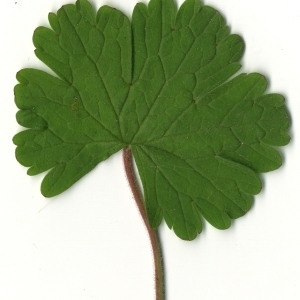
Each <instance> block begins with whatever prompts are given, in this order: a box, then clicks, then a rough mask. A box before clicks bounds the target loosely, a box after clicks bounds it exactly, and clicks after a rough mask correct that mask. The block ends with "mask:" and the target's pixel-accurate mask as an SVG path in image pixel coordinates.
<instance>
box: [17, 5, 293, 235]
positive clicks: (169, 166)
mask: <svg viewBox="0 0 300 300" xmlns="http://www.w3.org/2000/svg"><path fill="white" fill-rule="evenodd" d="M49 23H50V25H51V27H52V29H49V28H45V27H39V28H37V30H36V31H35V33H34V37H33V42H34V45H35V47H36V55H37V57H38V58H39V59H40V60H41V61H43V62H44V63H45V64H46V65H48V66H49V67H50V68H51V69H52V70H53V71H54V72H55V73H56V74H57V76H58V78H56V77H53V76H51V75H49V74H47V73H45V72H42V71H38V70H34V69H24V70H21V71H20V72H19V73H18V75H17V79H18V81H19V82H20V84H18V85H17V86H16V87H15V101H16V104H17V106H18V108H19V109H20V111H19V112H18V113H17V121H18V122H19V124H21V125H22V126H24V127H27V128H29V129H28V130H25V131H23V132H20V133H18V134H17V135H16V136H15V137H14V143H15V144H16V145H17V150H16V156H17V159H18V161H19V162H20V163H21V164H22V165H24V166H26V167H29V169H28V174H29V175H36V174H39V173H41V172H44V171H47V170H50V172H48V174H47V175H46V176H45V178H44V180H43V182H42V193H43V195H45V196H46V197H51V196H55V195H57V194H59V193H61V192H63V191H64V190H66V189H67V188H69V187H70V186H71V185H72V184H74V183H75V182H76V181H78V180H79V179H80V178H81V177H82V176H84V175H85V174H86V173H88V172H89V171H90V170H92V169H93V168H94V167H95V166H96V165H97V164H98V163H100V162H101V161H103V160H105V159H107V158H108V157H109V156H110V155H112V154H114V153H115V152H117V151H119V150H120V149H122V148H124V147H126V146H130V147H131V149H132V151H133V155H134V158H135V161H136V164H137V167H138V171H139V175H140V177H141V180H142V184H143V189H144V196H145V205H146V210H147V214H148V220H149V223H150V225H151V226H152V227H158V226H159V225H160V223H161V221H162V220H163V219H165V221H166V223H167V224H168V226H169V227H170V228H173V230H174V232H175V233H176V234H177V235H178V236H179V237H180V238H182V239H188V240H191V239H194V238H195V237H196V236H197V234H198V233H200V232H201V230H202V217H203V218H205V219H206V220H207V221H208V222H210V223H211V224H212V225H213V226H215V227H216V228H219V229H226V228H228V227H229V226H230V224H231V219H235V218H238V217H240V216H242V215H244V214H245V213H246V212H247V211H248V210H249V209H250V208H251V205H252V202H253V195H255V194H257V193H259V192H260V190H261V180H260V178H259V174H258V173H261V172H268V171H271V170H274V169H277V168H278V167H280V165H281V163H282V159H281V157H280V155H279V153H278V152H277V150H275V149H274V148H273V147H272V146H283V145H286V144H287V143H288V142H289V136H288V134H287V129H288V127H289V118H288V114H287V112H286V108H285V106H284V99H283V97H282V96H281V95H279V94H265V92H266V89H267V81H266V79H265V78H264V77H263V76H262V75H260V74H257V73H253V74H240V75H238V76H236V77H233V75H234V74H235V73H236V72H237V71H238V70H239V69H240V67H241V65H240V63H239V61H240V59H241V57H242V54H243V51H244V43H243V40H242V39H241V37H239V36H238V35H235V34H230V32H229V29H228V27H227V26H226V23H225V21H224V19H223V17H222V16H221V15H220V13H219V12H217V11H216V10H214V9H213V8H211V7H208V6H203V5H202V4H201V3H200V2H199V1H198V0H186V1H185V2H184V4H183V5H182V6H181V7H180V9H179V11H178V12H177V11H176V7H175V5H174V2H173V0H151V1H150V3H149V5H148V6H146V5H145V4H141V3H139V4H137V5H136V7H135V9H134V12H133V15H132V22H131V23H130V21H129V19H128V18H127V17H126V16H124V15H123V14H122V13H121V12H119V11H118V10H116V9H113V8H110V7H107V6H104V7H102V8H100V10H99V11H98V12H97V14H95V13H94V11H93V9H92V7H91V5H90V3H89V2H88V1H86V0H78V1H77V2H76V5H72V4H70V5H66V6H63V7H62V8H61V9H60V10H59V11H58V13H57V15H56V14H53V13H51V14H49Z"/></svg>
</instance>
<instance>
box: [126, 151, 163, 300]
mask: <svg viewBox="0 0 300 300" xmlns="http://www.w3.org/2000/svg"><path fill="white" fill-rule="evenodd" d="M123 162H124V167H125V172H126V176H127V179H128V182H129V185H130V188H131V191H132V194H133V197H134V200H135V202H136V204H137V207H138V209H139V212H140V214H141V216H142V219H143V221H144V224H145V226H146V229H147V231H148V234H149V238H150V242H151V247H152V253H153V260H154V272H155V274H154V276H155V277H154V280H155V295H156V296H155V299H156V300H164V299H165V291H164V274H163V264H162V252H161V247H160V243H159V238H158V232H157V230H156V229H153V228H151V227H150V225H149V224H148V220H147V215H146V210H145V205H144V201H143V198H142V195H141V192H140V189H139V186H138V184H137V180H136V177H135V174H134V169H133V163H132V153H131V150H130V148H129V147H127V148H124V149H123Z"/></svg>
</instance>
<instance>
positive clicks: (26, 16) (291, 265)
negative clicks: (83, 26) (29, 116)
mask: <svg viewBox="0 0 300 300" xmlns="http://www.w3.org/2000/svg"><path fill="white" fill-rule="evenodd" d="M68 2H69V1H68V0H55V1H54V0H53V1H41V0H14V1H12V0H5V1H3V3H1V10H0V37H1V46H0V54H1V55H0V63H1V65H0V76H1V78H0V87H1V100H0V122H1V125H0V134H1V135H0V136H1V148H0V149H1V152H0V153H1V155H0V160H1V161H0V197H1V198H0V299H4V300H19V299H20V300H27V299H28V300H68V299H72V300H85V299H105V300H106V299H108V300H119V299H120V300H127V299H128V300H152V299H154V283H153V263H152V256H151V250H150V243H149V241H148V237H147V234H146V231H145V228H144V226H143V224H142V221H141V218H140V216H139V214H138V212H137V209H136V207H135V204H134V201H133V199H132V196H131V193H130V190H129V187H128V185H127V182H126V179H125V174H124V171H123V165H122V158H121V154H120V153H118V154H116V155H114V156H113V157H111V158H110V159H109V160H107V161H106V162H103V163H101V165H99V166H98V167H97V168H96V169H95V170H94V171H92V172H91V173H90V174H88V175H87V176H85V177H84V178H83V179H82V180H80V182H78V183H77V184H76V185H75V186H73V187H72V188H71V189H70V190H68V191H67V192H65V193H63V194H62V195H60V196H58V197H55V198H54V199H51V200H49V199H45V198H43V196H42V195H41V194H40V192H39V186H40V182H41V180H42V175H41V176H35V177H29V176H27V175H26V169H25V168H24V167H22V166H21V165H19V164H18V163H17V162H16V160H15V158H14V149H15V147H14V145H13V144H12V142H11V139H12V136H13V135H14V134H15V133H16V132H18V131H19V130H20V129H21V128H20V127H19V126H18V125H17V123H16V122H15V118H14V115H15V113H16V107H15V105H14V96H13V86H14V85H15V84H16V80H15V74H16V72H17V71H18V70H19V69H21V68H24V67H38V68H41V69H46V68H45V67H44V66H43V65H42V64H41V63H40V62H39V61H38V60H37V59H36V58H35V56H34V53H33V51H34V47H33V45H32V42H31V37H32V33H33V31H34V29H35V28H36V27H37V26H39V25H45V26H47V15H48V12H50V11H53V12H55V11H57V9H59V8H60V7H61V6H62V5H63V4H66V3H68ZM179 2H180V3H181V2H182V1H179ZM92 3H93V4H94V5H95V7H100V6H102V5H104V4H109V5H111V6H115V7H117V8H119V9H121V10H122V11H123V12H125V13H126V14H127V15H131V11H132V9H133V7H134V5H135V1H134V0H130V1H129V0H123V1H119V0H93V1H92ZM205 4H207V5H211V6H214V7H215V8H217V9H218V10H220V11H221V12H222V13H223V14H224V15H225V16H226V19H227V22H228V24H229V25H230V26H231V29H232V32H235V33H239V34H241V35H242V36H243V38H244V40H245V41H246V52H245V55H244V58H243V62H242V63H243V69H244V71H245V72H253V71H258V72H261V73H263V74H265V75H267V77H268V78H269V79H270V89H271V90H272V91H273V92H279V93H282V94H284V95H285V96H286V98H287V105H288V108H289V110H290V113H291V116H292V120H293V126H292V129H291V135H292V142H291V143H290V144H289V145H288V146H287V147H284V148H282V149H281V150H282V154H283V157H284V161H285V162H284V165H283V167H282V168H281V169H280V170H277V171H274V172H271V173H269V174H264V175H263V176H262V178H263V181H264V188H263V192H262V193H261V194H260V195H258V196H257V197H256V198H255V199H256V200H255V205H254V206H253V208H252V210H251V211H250V212H249V213H248V214H247V215H246V216H245V217H243V218H241V219H239V220H237V221H235V222H234V223H233V226H232V227H231V228H230V229H229V230H227V231H218V230H217V229H214V228H212V227H211V226H210V225H207V226H205V229H204V232H203V233H202V234H201V235H200V237H199V238H197V239H196V240H195V241H192V242H185V241H181V240H180V239H178V238H177V237H176V236H175V234H174V233H173V232H172V231H170V230H169V229H168V228H167V227H166V225H165V224H162V226H161V227H160V237H161V241H162V245H163V252H164V259H165V270H166V290H167V297H166V300H185V299H187V300H197V299H202V300H219V299H221V300H223V299H225V300H226V299H230V300H241V299H242V300H253V299H255V300H265V299H272V300H282V299H287V300H294V299H300V280H299V278H300V201H299V200H300V190H299V185H300V179H299V177H300V176H299V175H300V145H299V134H300V123H299V122H300V43H299V40H300V34H299V31H300V4H299V1H298V0H297V1H296V0H287V1H273V0H264V1H261V0H252V1H249V0H226V1H221V0H205Z"/></svg>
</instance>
